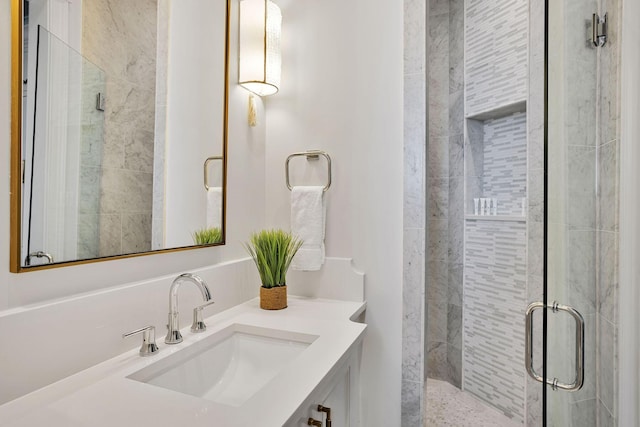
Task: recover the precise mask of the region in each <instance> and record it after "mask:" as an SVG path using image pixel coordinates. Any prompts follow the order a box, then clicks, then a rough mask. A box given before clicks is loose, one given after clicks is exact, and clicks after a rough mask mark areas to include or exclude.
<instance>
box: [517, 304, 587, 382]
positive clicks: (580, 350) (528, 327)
mask: <svg viewBox="0 0 640 427" xmlns="http://www.w3.org/2000/svg"><path fill="white" fill-rule="evenodd" d="M540 308H550V309H551V311H552V312H553V313H557V312H559V311H564V312H566V313H569V314H570V315H571V317H573V319H574V320H575V321H576V342H575V346H576V354H575V367H576V373H575V380H574V381H573V382H572V383H571V384H566V383H562V382H560V381H559V380H558V379H557V378H554V379H553V380H549V379H547V380H545V379H544V378H543V377H542V376H541V375H538V374H537V373H536V372H535V369H534V367H533V313H534V312H535V311H536V310H538V309H540ZM525 366H526V368H527V372H528V373H529V375H530V376H531V378H533V379H534V380H536V381H538V382H541V383H546V384H548V385H550V386H551V388H552V389H553V390H558V389H561V390H566V391H577V390H580V389H581V388H582V385H583V384H584V318H583V317H582V315H581V314H580V313H579V312H578V311H577V310H576V309H574V308H572V307H569V306H567V305H562V304H558V303H557V302H555V301H554V302H553V304H552V305H550V306H547V305H545V304H544V303H542V302H534V303H531V304H529V306H528V307H527V311H526V317H525Z"/></svg>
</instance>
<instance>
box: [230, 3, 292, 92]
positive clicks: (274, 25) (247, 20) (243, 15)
mask: <svg viewBox="0 0 640 427" xmlns="http://www.w3.org/2000/svg"><path fill="white" fill-rule="evenodd" d="M281 26H282V14H281V13H280V8H279V7H278V6H276V4H275V3H273V2H272V1H270V0H242V1H241V2H240V65H239V83H240V84H241V85H242V86H243V87H245V88H246V89H248V90H250V91H251V92H253V93H255V94H256V95H259V96H267V95H273V94H274V93H276V92H277V91H278V88H279V87H280V69H281V56H280V31H281Z"/></svg>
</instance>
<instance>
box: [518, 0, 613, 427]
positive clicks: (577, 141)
mask: <svg viewBox="0 0 640 427" xmlns="http://www.w3.org/2000/svg"><path fill="white" fill-rule="evenodd" d="M602 3H603V4H600V2H599V1H595V0H554V1H547V48H546V51H547V52H546V58H547V70H546V72H547V74H546V77H547V80H546V81H547V93H546V101H547V102H546V106H547V107H546V117H545V130H546V138H545V165H544V168H545V172H546V180H545V181H546V182H545V186H544V189H545V191H544V195H545V214H544V218H545V221H544V227H545V233H544V236H545V238H544V240H545V252H546V253H545V256H544V261H543V264H544V276H545V280H544V288H545V296H544V301H543V302H541V304H539V306H538V307H539V308H541V309H542V310H541V312H543V313H544V316H543V317H544V326H543V330H544V331H545V332H546V337H545V338H546V341H545V346H544V353H545V355H544V360H545V362H546V363H545V366H544V367H543V368H542V372H538V374H539V375H540V376H541V377H542V378H539V379H541V380H542V381H541V382H543V383H544V384H545V390H544V392H543V395H545V396H546V398H545V405H546V407H545V409H546V410H545V420H546V425H547V426H563V427H567V426H581V427H589V426H596V425H598V426H600V425H601V426H605V425H615V420H614V417H613V414H614V407H615V399H614V391H613V390H614V381H615V375H614V372H615V371H614V368H613V367H614V363H615V362H614V354H613V352H614V342H615V341H614V340H615V338H614V337H615V328H614V327H613V325H615V318H614V317H613V313H615V307H613V306H612V305H613V304H614V303H613V300H614V298H613V296H612V295H611V291H612V289H613V286H614V285H615V282H616V279H615V264H616V258H617V248H616V244H617V243H616V242H617V225H616V224H617V204H618V200H617V191H616V188H617V181H616V180H617V153H618V149H617V137H616V126H615V120H613V118H614V117H615V114H612V112H613V111H615V107H614V106H615V105H616V90H615V87H616V84H615V83H616V79H615V75H616V74H617V69H616V65H615V64H617V61H615V54H616V52H615V43H616V42H617V40H608V41H607V40H605V34H606V32H607V30H609V31H612V29H613V28H614V25H615V24H616V21H617V19H616V18H617V16H616V10H617V7H616V6H615V5H614V4H613V3H616V2H615V1H613V2H612V1H608V2H606V4H604V3H605V2H604V1H603V2H602ZM605 7H606V8H607V9H608V10H604V8H605ZM606 12H609V13H608V15H606V17H607V21H608V22H607V23H606V24H605V23H604V20H605V13H606ZM607 27H608V28H607ZM535 308H536V307H533V308H532V309H533V310H535ZM530 310H531V308H530ZM530 373H531V372H530Z"/></svg>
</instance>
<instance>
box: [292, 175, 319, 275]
mask: <svg viewBox="0 0 640 427" xmlns="http://www.w3.org/2000/svg"><path fill="white" fill-rule="evenodd" d="M323 190H324V187H306V186H300V187H293V189H292V190H291V234H293V235H294V236H297V237H298V238H299V239H301V240H302V241H303V244H302V246H301V247H300V249H299V250H298V253H297V254H296V256H295V257H294V258H293V261H292V262H291V268H293V269H294V270H305V271H315V270H320V267H321V266H322V264H324V226H325V203H324V197H323V194H324V191H323Z"/></svg>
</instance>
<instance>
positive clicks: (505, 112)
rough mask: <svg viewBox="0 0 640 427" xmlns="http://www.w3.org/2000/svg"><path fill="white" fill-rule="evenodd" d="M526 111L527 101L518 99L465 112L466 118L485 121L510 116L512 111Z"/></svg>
mask: <svg viewBox="0 0 640 427" xmlns="http://www.w3.org/2000/svg"><path fill="white" fill-rule="evenodd" d="M526 111H527V101H525V100H519V101H513V102H509V103H506V104H502V105H499V106H497V107H492V108H490V109H488V110H483V111H476V112H472V113H469V114H467V116H466V118H467V119H471V120H479V121H482V122H484V121H486V120H491V119H499V118H500V117H505V116H510V115H512V114H513V113H524V112H526Z"/></svg>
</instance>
